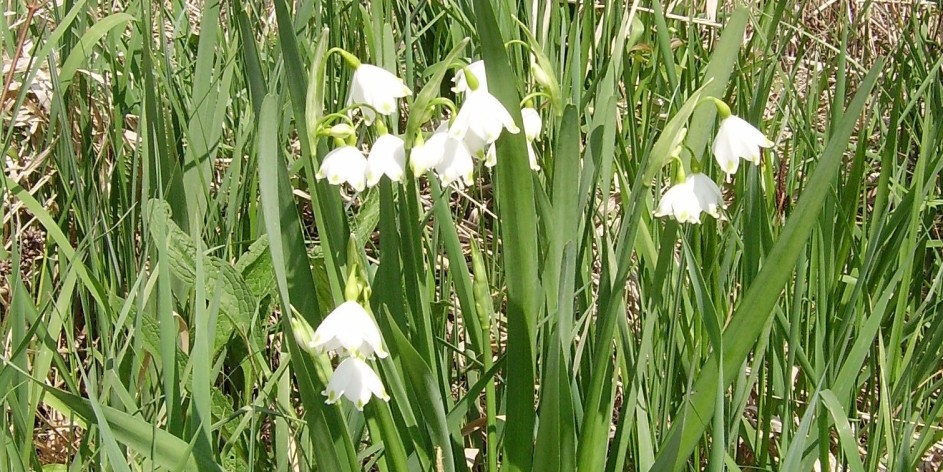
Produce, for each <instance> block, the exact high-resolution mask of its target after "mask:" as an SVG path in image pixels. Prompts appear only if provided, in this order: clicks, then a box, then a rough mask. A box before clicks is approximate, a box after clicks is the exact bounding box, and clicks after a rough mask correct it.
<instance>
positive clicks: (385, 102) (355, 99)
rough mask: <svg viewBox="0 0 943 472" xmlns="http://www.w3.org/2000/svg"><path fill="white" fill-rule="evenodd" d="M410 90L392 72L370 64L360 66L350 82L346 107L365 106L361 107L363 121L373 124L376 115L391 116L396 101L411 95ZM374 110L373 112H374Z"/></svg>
mask: <svg viewBox="0 0 943 472" xmlns="http://www.w3.org/2000/svg"><path fill="white" fill-rule="evenodd" d="M412 93H413V92H412V90H409V87H407V86H406V83H405V82H403V79H400V78H399V77H397V76H396V75H395V74H393V73H392V72H389V71H387V70H386V69H383V68H381V67H377V66H374V65H370V64H361V65H360V66H359V67H357V69H356V70H355V71H354V77H353V79H352V80H351V82H350V95H349V96H348V97H347V104H348V105H356V104H365V105H369V106H370V107H373V109H370V108H368V107H361V112H362V113H363V119H364V121H365V122H366V123H367V124H368V125H369V124H370V123H373V120H374V118H376V114H377V113H380V114H382V115H391V114H393V112H394V111H396V99H397V98H403V97H406V96H409V95H412ZM374 110H375V111H374Z"/></svg>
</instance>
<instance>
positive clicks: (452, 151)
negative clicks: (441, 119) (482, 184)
mask: <svg viewBox="0 0 943 472" xmlns="http://www.w3.org/2000/svg"><path fill="white" fill-rule="evenodd" d="M435 173H436V175H438V176H439V180H441V181H442V185H444V186H448V185H452V184H453V183H455V184H458V186H460V187H461V186H464V185H471V183H472V182H473V181H474V178H475V161H474V159H472V154H471V152H470V151H469V150H468V147H467V146H466V145H465V142H464V141H461V140H458V139H454V138H452V137H451V136H448V137H447V138H446V140H445V143H444V146H443V154H442V160H440V161H439V163H438V164H437V165H436V166H435Z"/></svg>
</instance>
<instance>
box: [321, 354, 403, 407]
mask: <svg viewBox="0 0 943 472" xmlns="http://www.w3.org/2000/svg"><path fill="white" fill-rule="evenodd" d="M321 394H322V395H326V396H327V400H325V403H327V404H328V405H330V404H332V403H335V402H337V400H340V398H341V397H342V396H344V397H347V399H348V400H350V401H351V402H352V403H353V404H354V406H355V407H357V409H358V410H361V411H363V407H364V405H366V404H367V402H369V401H370V397H377V398H379V399H380V400H383V401H389V399H390V396H389V395H387V394H386V389H385V388H383V382H382V381H381V380H380V377H379V376H378V375H377V374H376V372H374V371H373V369H371V368H370V365H368V364H367V363H366V362H364V361H363V359H360V358H357V357H348V358H347V359H344V361H343V362H341V363H340V365H338V366H337V370H335V371H334V375H332V376H331V381H330V382H328V384H327V388H326V389H325V390H324V391H323V392H321Z"/></svg>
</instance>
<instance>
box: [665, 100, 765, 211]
mask: <svg viewBox="0 0 943 472" xmlns="http://www.w3.org/2000/svg"><path fill="white" fill-rule="evenodd" d="M713 101H714V103H715V105H716V106H717V108H718V111H719V112H720V115H721V117H722V119H721V122H720V127H719V128H718V130H717V136H716V137H715V138H714V145H713V146H712V148H711V150H712V151H713V154H714V158H715V159H716V161H717V164H718V165H719V166H720V169H721V170H722V171H723V172H724V173H725V174H726V175H727V180H728V181H729V180H730V176H731V175H733V174H734V173H736V172H737V169H738V168H739V166H740V159H741V158H742V159H745V160H747V161H750V162H752V163H753V164H754V165H759V164H760V148H768V147H770V146H772V145H773V143H772V142H771V141H770V140H769V139H767V138H766V136H765V135H764V134H763V133H762V132H761V131H760V130H758V129H756V127H754V126H753V125H751V124H750V123H748V122H747V121H745V120H744V119H742V118H740V117H737V116H734V115H731V114H730V109H729V108H728V107H727V105H726V104H724V103H723V102H720V101H719V100H716V99H714V100H713ZM683 138H684V135H683V134H682V135H681V136H680V139H679V140H678V141H679V142H678V143H675V144H676V147H675V149H674V153H675V154H673V156H672V157H679V156H680V149H681V145H680V141H681V140H683ZM676 162H677V163H678V166H679V167H678V172H677V174H676V177H675V185H673V186H672V187H671V188H669V189H668V190H667V191H666V192H665V194H664V195H662V197H661V200H660V201H659V202H658V207H657V208H656V209H655V211H654V215H655V216H656V217H663V216H671V217H672V218H674V219H675V220H677V221H678V222H680V223H700V222H701V213H707V214H708V215H711V216H713V217H714V218H720V217H721V215H720V210H721V209H723V208H725V205H724V199H723V195H722V194H721V192H720V187H718V186H717V184H716V183H714V181H713V180H711V179H710V177H707V176H706V175H704V174H702V173H700V165H699V163H698V162H697V159H696V158H694V157H692V158H691V173H690V174H689V175H687V176H685V174H684V170H683V169H682V168H681V164H680V162H681V160H680V158H678V159H676Z"/></svg>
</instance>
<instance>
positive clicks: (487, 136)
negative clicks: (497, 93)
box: [449, 89, 520, 144]
mask: <svg viewBox="0 0 943 472" xmlns="http://www.w3.org/2000/svg"><path fill="white" fill-rule="evenodd" d="M502 128H506V129H507V130H508V132H509V133H512V134H514V133H518V132H520V128H518V127H517V125H516V124H515V123H514V119H513V118H511V114H510V113H508V110H507V108H504V105H502V104H501V102H500V101H498V99H497V98H494V96H493V95H491V94H490V93H488V92H487V91H486V90H481V89H478V90H475V91H472V92H469V93H468V94H467V95H466V96H465V103H463V104H462V108H461V109H460V110H459V111H458V115H456V116H455V121H454V122H452V126H450V127H449V136H451V137H452V138H455V139H465V135H467V134H468V133H474V134H476V135H477V136H478V137H480V138H481V139H482V140H484V142H485V143H488V144H491V143H493V142H495V141H496V140H497V139H498V136H501V130H502Z"/></svg>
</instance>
